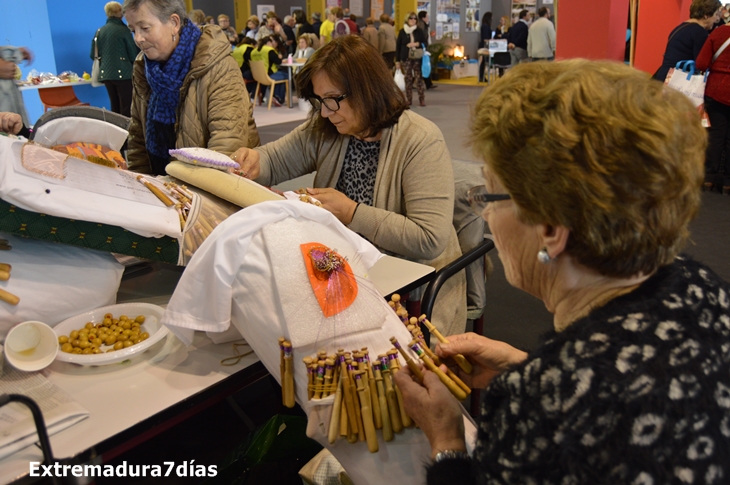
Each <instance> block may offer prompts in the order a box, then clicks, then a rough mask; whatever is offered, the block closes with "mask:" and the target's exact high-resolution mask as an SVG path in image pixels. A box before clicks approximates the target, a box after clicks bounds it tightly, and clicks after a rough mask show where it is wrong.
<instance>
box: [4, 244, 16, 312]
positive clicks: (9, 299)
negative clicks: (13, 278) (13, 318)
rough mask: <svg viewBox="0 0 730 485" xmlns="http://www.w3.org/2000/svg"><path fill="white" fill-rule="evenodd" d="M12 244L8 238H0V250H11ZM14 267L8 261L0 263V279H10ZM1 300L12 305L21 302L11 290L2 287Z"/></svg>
mask: <svg viewBox="0 0 730 485" xmlns="http://www.w3.org/2000/svg"><path fill="white" fill-rule="evenodd" d="M11 249H12V246H10V244H9V243H8V240H7V239H0V251H10V250H11ZM12 269H13V267H12V266H11V265H9V264H7V263H0V281H8V280H9V279H10V271H11V270H12ZM0 300H2V301H4V302H5V303H8V304H10V305H13V306H15V305H17V304H18V303H20V298H18V297H17V296H16V295H13V294H12V293H10V292H9V291H5V290H3V289H0Z"/></svg>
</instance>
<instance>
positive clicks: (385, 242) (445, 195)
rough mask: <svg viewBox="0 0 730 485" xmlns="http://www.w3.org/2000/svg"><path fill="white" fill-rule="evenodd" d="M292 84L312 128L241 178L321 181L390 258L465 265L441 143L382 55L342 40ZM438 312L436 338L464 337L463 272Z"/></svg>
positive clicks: (267, 151)
mask: <svg viewBox="0 0 730 485" xmlns="http://www.w3.org/2000/svg"><path fill="white" fill-rule="evenodd" d="M365 79H366V80H367V82H364V81H363V80H365ZM296 84H297V88H298V90H299V96H300V97H304V98H306V99H309V101H310V102H311V103H312V106H313V108H314V109H312V111H311V113H310V117H309V120H308V121H307V122H305V123H303V124H302V125H301V126H299V127H298V128H296V129H295V130H294V131H292V132H291V133H289V134H288V135H286V136H284V137H282V138H280V139H279V140H276V141H274V142H271V143H268V144H266V145H263V146H261V147H258V148H256V149H253V150H249V149H245V148H243V149H240V150H238V151H237V152H236V153H234V154H233V155H232V156H231V158H233V160H235V161H237V162H238V163H239V164H240V165H241V172H242V173H243V174H245V176H246V177H249V178H252V179H255V180H256V181H257V182H259V183H261V184H263V185H275V184H279V183H281V182H284V181H286V180H290V179H293V178H296V177H299V176H302V175H305V174H308V173H312V172H314V171H316V172H317V174H316V177H315V179H314V188H311V189H308V191H309V194H310V195H311V196H312V197H314V198H316V199H318V200H319V201H320V202H321V203H322V206H323V207H324V208H325V209H327V210H329V211H330V212H332V213H333V214H334V215H335V216H337V218H338V219H339V220H340V221H341V222H342V223H343V224H345V225H347V226H348V227H349V228H350V229H352V230H353V231H355V232H357V233H359V234H361V235H362V236H363V237H365V238H367V239H368V240H369V241H370V242H372V243H373V244H375V245H376V246H378V247H379V248H380V249H381V250H383V251H384V252H388V253H391V254H395V255H399V256H402V257H405V258H408V259H411V260H415V261H420V262H423V263H425V264H428V265H430V266H434V267H435V268H437V269H438V268H441V267H442V266H444V265H446V264H447V263H449V262H451V261H453V260H454V259H456V258H457V257H459V255H460V254H461V251H460V249H459V242H458V239H457V237H456V232H455V230H454V228H453V225H452V217H453V212H454V176H453V169H452V166H451V157H450V156H449V152H448V149H447V148H446V143H445V141H444V137H443V134H442V133H441V131H440V130H439V129H438V127H436V125H434V124H433V123H431V122H430V121H428V120H427V119H425V118H423V117H422V116H420V115H418V114H416V113H414V112H412V111H410V110H408V109H407V108H408V106H407V104H406V102H405V100H404V98H403V94H402V93H401V92H400V90H399V89H398V86H397V85H396V84H395V82H394V81H393V76H392V75H391V73H390V71H389V70H388V68H387V67H386V65H385V62H384V61H383V58H382V57H381V56H380V54H379V53H378V51H377V49H375V48H374V47H373V46H372V45H370V44H369V43H368V42H367V41H366V40H365V39H363V38H362V37H359V36H355V35H346V36H342V37H338V38H336V39H334V40H333V41H331V42H329V43H328V44H326V45H325V46H324V47H322V48H320V49H319V50H317V51H316V52H315V53H314V54H313V55H312V57H310V59H309V61H307V63H306V64H305V65H304V67H303V68H302V69H301V71H300V72H299V73H298V74H297V78H296ZM435 308H436V313H435V314H434V316H433V323H434V325H437V326H438V327H439V330H441V331H442V332H445V333H446V334H449V335H450V334H454V333H460V332H462V331H463V330H464V327H465V324H466V280H465V277H464V275H463V272H462V273H460V274H459V275H457V276H456V277H454V278H452V279H451V280H449V282H448V283H447V284H446V285H445V286H444V288H443V289H442V291H441V292H440V293H439V298H438V299H437V300H436V305H435Z"/></svg>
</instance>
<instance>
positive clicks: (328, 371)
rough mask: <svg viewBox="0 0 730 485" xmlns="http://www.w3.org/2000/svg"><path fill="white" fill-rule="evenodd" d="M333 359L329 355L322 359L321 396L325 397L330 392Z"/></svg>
mask: <svg viewBox="0 0 730 485" xmlns="http://www.w3.org/2000/svg"><path fill="white" fill-rule="evenodd" d="M334 365H335V361H334V360H332V359H330V358H329V357H328V358H327V359H326V360H325V361H324V391H323V392H322V397H327V396H329V395H330V394H332V374H333V370H334V369H333V367H334Z"/></svg>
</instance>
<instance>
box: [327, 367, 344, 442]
mask: <svg viewBox="0 0 730 485" xmlns="http://www.w3.org/2000/svg"><path fill="white" fill-rule="evenodd" d="M341 376H342V374H340V380H339V381H338V382H337V388H336V390H335V402H334V403H333V405H332V416H331V417H330V428H329V430H328V433H327V441H329V443H330V444H332V443H334V442H335V441H336V440H337V435H338V434H340V419H341V415H342V414H344V413H342V377H341ZM341 413H342V414H341Z"/></svg>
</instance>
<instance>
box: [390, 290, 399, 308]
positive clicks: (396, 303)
mask: <svg viewBox="0 0 730 485" xmlns="http://www.w3.org/2000/svg"><path fill="white" fill-rule="evenodd" d="M400 300H401V298H400V295H399V294H398V293H393V294H392V295H391V296H390V301H392V302H393V310H395V311H396V313H397V312H398V309H399V308H401V304H400Z"/></svg>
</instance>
